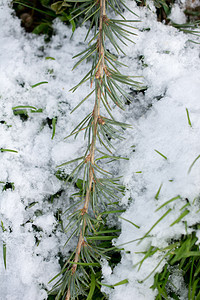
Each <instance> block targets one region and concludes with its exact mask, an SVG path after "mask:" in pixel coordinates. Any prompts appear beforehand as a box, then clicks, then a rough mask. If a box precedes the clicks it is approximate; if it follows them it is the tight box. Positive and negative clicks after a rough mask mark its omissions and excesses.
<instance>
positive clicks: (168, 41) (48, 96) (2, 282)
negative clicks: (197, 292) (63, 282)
mask: <svg viewBox="0 0 200 300" xmlns="http://www.w3.org/2000/svg"><path fill="white" fill-rule="evenodd" d="M8 4H9V1H7V0H3V1H1V3H0V28H1V30H0V99H1V111H0V121H5V122H6V123H4V124H0V136H1V144H0V148H4V149H11V150H16V151H18V153H13V152H0V156H1V160H0V169H1V175H0V181H1V182H4V183H1V187H2V189H3V186H4V184H5V183H6V182H10V183H14V190H11V189H7V190H3V191H1V201H0V221H2V222H3V225H4V227H5V229H6V231H4V232H3V231H2V230H1V231H0V235H1V243H0V249H2V243H3V241H4V242H5V243H6V247H7V268H6V270H5V268H4V264H3V255H1V254H0V290H1V295H0V299H2V300H6V299H13V300H19V299H20V300H21V299H22V300H23V299H24V300H25V299H26V300H29V299H32V300H44V299H47V291H48V290H50V288H51V285H49V284H48V282H49V280H50V279H51V278H52V277H53V276H55V275H56V274H57V273H58V272H59V270H60V265H59V261H58V260H59V259H58V254H59V253H62V254H63V255H65V254H66V253H67V252H68V251H69V250H70V246H68V247H65V248H64V249H63V245H64V244H65V241H66V240H67V236H66V235H65V234H64V233H63V232H62V228H61V226H60V225H59V223H58V221H57V219H56V214H58V210H59V209H60V208H62V209H63V211H64V210H65V209H66V208H67V206H68V204H69V201H70V200H69V195H70V194H71V189H72V188H70V189H69V188H68V187H67V186H66V185H65V184H63V183H62V182H61V181H60V180H58V179H57V178H56V176H55V172H56V171H57V168H56V166H58V165H59V164H62V163H64V162H65V161H68V160H71V159H74V158H75V157H78V156H81V153H82V150H83V149H85V142H84V141H83V140H82V139H81V138H80V139H77V140H73V139H66V140H64V138H65V137H66V136H67V135H68V134H69V133H70V131H71V130H72V129H73V128H74V127H75V126H76V125H77V122H78V121H79V120H81V119H82V117H83V116H85V115H86V114H88V113H89V112H90V107H89V106H88V105H87V104H84V105H83V106H82V108H81V109H79V110H77V111H75V112H74V113H73V114H70V112H71V110H72V109H73V107H75V106H76V105H77V104H78V103H79V102H80V101H81V100H82V99H83V96H85V95H87V94H88V89H89V86H88V85H83V86H82V87H81V89H80V90H77V91H76V92H75V93H74V94H73V93H71V92H69V90H70V88H72V87H73V86H74V85H76V84H77V83H78V82H79V81H80V80H81V78H82V77H83V75H84V74H85V73H86V72H87V69H88V68H89V67H88V65H89V64H87V63H86V62H85V63H83V64H81V65H79V67H78V68H77V69H75V70H74V71H71V70H72V68H73V65H74V63H75V62H76V60H74V59H72V57H73V55H75V54H76V53H79V52H80V51H82V50H83V49H85V44H84V42H83V36H85V33H86V28H85V27H82V28H78V29H77V30H76V31H75V34H74V36H73V37H71V28H69V27H67V26H65V25H63V24H62V23H61V22H60V21H55V23H54V28H55V30H56V34H55V35H54V36H53V38H52V41H51V42H50V43H48V44H46V43H45V42H44V39H43V37H41V36H35V35H32V34H25V32H24V30H23V29H22V28H21V27H20V21H19V20H18V19H17V18H16V17H14V16H13V11H12V9H11V8H10V7H9V6H8ZM182 4H184V5H185V3H184V2H183V3H182ZM128 6H129V7H130V8H132V9H133V10H134V12H135V13H137V14H138V15H139V17H140V19H141V20H142V22H140V23H136V24H137V25H136V27H137V28H138V30H137V31H135V32H137V36H136V37H134V41H135V44H131V43H130V44H129V45H128V47H125V46H122V47H124V51H125V52H126V53H127V56H126V57H121V61H122V62H124V63H125V64H128V66H129V68H128V70H126V69H125V68H124V69H123V70H122V71H124V72H126V73H127V72H128V73H129V74H130V75H135V76H143V77H142V78H140V81H141V82H142V83H143V84H142V85H143V86H146V87H147V90H146V91H145V93H142V92H141V93H138V94H134V95H135V96H134V97H135V100H134V101H133V102H132V103H131V104H130V105H129V106H128V105H127V107H126V111H125V112H119V111H117V110H116V112H115V114H116V118H118V117H119V119H120V120H121V121H125V122H127V123H129V124H131V125H132V126H133V129H132V130H128V131H127V132H126V133H125V135H126V140H125V141H120V144H119V142H117V143H118V144H117V145H118V149H119V150H118V153H120V154H121V155H123V156H127V157H129V161H125V162H124V161H123V163H121V164H120V166H114V170H115V172H117V171H118V172H119V170H120V175H123V181H124V184H125V186H126V188H127V193H126V195H125V196H124V198H123V199H122V203H124V204H125V205H127V211H126V212H125V213H124V214H123V215H122V216H123V217H124V218H126V219H128V220H130V221H132V222H134V223H135V224H137V225H138V226H140V229H138V228H136V227H134V226H133V225H131V224H130V223H127V222H126V221H124V220H121V221H120V222H121V226H122V233H121V235H120V237H119V239H118V240H116V244H117V245H120V244H123V243H127V242H130V241H132V240H136V239H138V238H141V237H143V236H144V235H145V234H146V232H148V231H149V230H150V228H151V227H152V226H153V225H154V224H155V223H156V221H157V220H159V219H160V218H162V216H163V215H164V214H165V213H166V212H167V211H168V209H171V211H170V212H169V213H168V215H167V216H166V217H165V218H163V219H162V220H161V221H160V222H159V223H158V225H157V226H155V227H154V228H153V229H152V231H151V236H150V237H148V238H145V239H143V240H142V242H141V243H138V242H132V243H128V244H126V245H124V248H125V251H124V252H123V256H122V261H121V263H119V265H118V266H116V267H115V268H114V270H113V271H112V270H111V269H110V267H109V266H108V264H107V263H106V262H105V261H103V262H102V266H103V268H102V271H103V276H104V282H105V283H106V284H115V283H116V282H119V281H121V280H124V279H126V278H127V279H128V281H129V283H127V284H126V285H119V286H116V287H115V289H109V288H105V287H104V288H103V290H105V291H106V293H107V294H108V295H109V299H110V300H112V299H115V300H118V299H124V298H126V299H127V300H132V299H137V300H145V299H148V300H153V299H154V298H155V295H156V291H153V290H152V289H150V288H149V287H150V286H151V285H152V283H153V276H150V277H149V278H148V279H147V280H146V281H144V282H143V283H142V284H141V283H139V281H140V280H143V279H144V278H145V277H146V276H148V275H149V274H150V272H151V271H152V270H153V269H154V268H155V266H156V265H157V264H158V262H159V261H160V260H161V259H162V254H158V253H156V254H155V255H153V256H152V257H150V258H149V259H147V260H146V261H145V262H144V263H143V265H142V267H141V269H140V270H139V271H138V268H137V267H135V265H136V264H137V263H138V262H139V261H140V259H142V257H143V255H141V254H135V253H136V252H139V251H146V250H147V249H148V247H149V246H150V245H153V246H155V247H160V248H164V247H166V246H167V245H168V243H169V241H170V239H172V238H179V237H180V236H181V234H185V233H186V229H185V224H184V223H183V222H179V223H177V224H175V225H174V226H170V224H172V223H173V222H174V221H175V220H176V219H177V218H178V217H179V215H180V213H181V212H182V211H181V210H180V209H181V208H182V207H183V205H185V204H186V203H187V201H186V200H185V199H186V198H187V199H188V201H189V203H190V206H189V207H188V209H189V210H190V213H189V214H188V215H187V216H185V217H184V219H183V220H184V221H187V224H188V233H190V232H191V229H190V228H189V226H190V225H193V224H195V223H197V222H199V216H198V214H197V213H196V212H197V210H198V209H199V207H198V200H196V201H195V203H193V202H194V199H195V198H197V197H198V196H199V192H200V189H199V181H200V172H199V163H200V160H197V161H196V163H195V164H194V166H193V167H192V169H191V171H190V172H189V173H188V170H189V168H190V166H191V164H192V162H193V161H194V160H195V158H196V157H198V155H199V154H200V150H199V149H200V140H199V135H200V118H199V114H200V104H199V95H200V67H199V60H200V59H199V45H198V44H194V43H191V42H189V41H188V39H193V40H198V37H195V36H194V37H191V36H187V35H185V34H183V33H182V32H178V31H177V30H176V29H175V28H172V27H170V26H166V25H164V24H162V23H159V22H157V20H156V13H155V8H154V6H153V4H152V2H149V7H150V8H152V9H151V10H149V9H147V8H139V7H137V6H136V5H135V4H134V2H132V1H128ZM182 11H183V9H182V6H181V5H179V2H177V3H176V4H175V6H174V7H173V9H172V13H171V20H172V21H173V22H181V23H182V22H184V15H183V13H182ZM125 16H126V17H127V19H131V18H133V16H132V15H131V14H130V12H125ZM134 18H135V17H134ZM144 29H148V30H144ZM45 57H53V58H55V60H50V59H45ZM42 81H47V82H48V83H47V84H42V85H40V86H37V87H35V88H31V85H34V84H36V83H38V82H42ZM18 105H31V106H34V107H36V108H37V109H40V108H41V109H43V111H42V113H33V112H31V110H30V109H27V113H28V116H29V117H28V119H27V120H26V121H22V120H21V118H20V116H19V115H17V116H16V115H14V114H13V110H12V107H15V106H18ZM186 109H188V112H189V116H190V120H191V124H192V126H190V125H189V123H188V118H187V113H186ZM54 117H57V124H56V133H55V137H54V138H53V139H52V128H50V126H48V122H47V118H49V119H52V118H54ZM133 145H134V148H133V147H132V146H133ZM133 149H134V151H133ZM155 150H157V151H159V152H161V153H162V154H163V155H165V156H166V158H167V159H164V158H163V157H162V156H161V155H159V154H158V153H157V152H156V151H155ZM66 170H67V171H68V170H69V168H66ZM139 172H140V173H139ZM161 184H162V187H161V190H160V194H159V196H158V199H155V195H156V193H157V191H158V189H159V187H160V185H161ZM57 192H60V193H61V196H60V197H59V198H56V197H55V198H54V200H53V202H51V200H50V196H51V195H55V194H56V193H57ZM178 195H180V199H177V200H174V201H172V202H171V203H169V204H168V205H167V206H164V207H163V208H161V209H159V210H157V209H158V208H159V207H160V206H161V205H162V204H164V203H165V202H166V201H168V200H170V199H172V198H174V197H176V196H178ZM156 210H157V211H156ZM197 237H198V238H200V235H199V232H197ZM72 244H73V243H72ZM71 246H72V245H71ZM126 251H129V253H127V252H126ZM0 253H1V252H0ZM164 263H165V261H164V260H163V262H162V263H161V264H160V266H159V267H158V269H157V271H159V270H162V267H163V265H164ZM179 278H180V280H179ZM173 280H174V282H177V283H178V282H179V283H180V286H181V288H180V290H182V297H184V295H185V294H184V293H185V290H184V286H183V282H182V281H181V276H180V274H178V273H177V274H175V275H174V279H173ZM183 299H184V298H183Z"/></svg>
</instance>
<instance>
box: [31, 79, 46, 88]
mask: <svg viewBox="0 0 200 300" xmlns="http://www.w3.org/2000/svg"><path fill="white" fill-rule="evenodd" d="M45 83H48V81H41V82H38V83H36V84H33V85H31V87H32V88H35V87H36V86H39V85H41V84H45Z"/></svg>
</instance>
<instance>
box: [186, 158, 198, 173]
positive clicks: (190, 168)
mask: <svg viewBox="0 0 200 300" xmlns="http://www.w3.org/2000/svg"><path fill="white" fill-rule="evenodd" d="M199 158H200V154H199V155H198V156H197V157H196V158H195V160H194V161H193V163H192V164H191V166H190V167H189V169H188V174H189V173H190V172H191V170H192V167H193V166H194V164H195V163H196V161H197V160H198V159H199Z"/></svg>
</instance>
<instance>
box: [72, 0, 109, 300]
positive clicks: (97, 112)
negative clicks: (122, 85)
mask: <svg viewBox="0 0 200 300" xmlns="http://www.w3.org/2000/svg"><path fill="white" fill-rule="evenodd" d="M105 17H106V8H105V0H100V17H99V34H98V40H97V45H98V55H99V61H98V63H97V68H98V69H97V71H96V74H95V77H96V78H97V79H98V82H97V94H96V99H95V105H94V109H93V137H92V142H91V146H90V153H89V154H88V156H87V157H86V162H87V161H90V169H89V185H88V187H87V191H86V196H85V203H84V206H83V209H82V212H81V214H82V215H84V214H86V213H87V212H88V208H89V203H90V195H91V190H92V183H93V181H94V169H93V165H94V160H95V146H96V138H97V127H98V120H99V117H100V102H101V87H100V85H101V84H102V83H101V81H102V78H103V75H104V46H103V21H104V19H105ZM85 227H86V219H84V221H83V224H82V228H81V229H80V235H79V239H78V244H77V248H76V254H75V257H74V264H73V265H72V269H71V273H72V276H73V275H74V273H75V272H76V269H77V266H78V264H77V262H78V261H79V256H80V252H81V248H82V246H83V244H84V233H85ZM70 297H71V292H70V286H69V287H68V290H67V296H66V300H70Z"/></svg>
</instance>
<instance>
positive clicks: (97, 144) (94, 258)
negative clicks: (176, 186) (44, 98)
mask: <svg viewBox="0 0 200 300" xmlns="http://www.w3.org/2000/svg"><path fill="white" fill-rule="evenodd" d="M67 2H74V1H73V0H69V1H64V2H63V3H64V4H63V5H65V4H67ZM76 2H77V8H76V9H75V11H73V15H74V16H73V18H75V17H77V16H79V15H80V14H84V19H83V22H86V21H87V20H90V27H89V29H88V32H87V35H86V38H87V37H88V35H89V33H90V31H91V30H93V34H94V36H93V38H92V39H91V40H90V41H89V43H88V47H87V49H85V50H84V51H82V52H81V53H79V54H77V55H75V56H74V58H79V57H80V58H79V60H78V61H77V62H76V64H75V66H74V68H76V67H78V65H79V64H81V63H82V62H83V61H84V60H86V59H88V58H92V67H91V69H90V71H89V72H88V73H87V74H86V75H85V76H84V77H83V79H82V80H81V81H80V82H79V83H78V84H77V85H76V86H75V87H74V88H72V92H74V91H75V90H76V89H77V88H78V87H80V85H82V84H83V83H85V82H86V81H90V84H91V88H93V90H92V91H91V92H90V93H88V95H87V96H86V97H85V98H84V99H83V100H82V101H81V102H80V103H79V104H78V105H77V106H76V107H75V108H74V109H73V111H74V110H76V109H78V108H79V107H80V106H81V105H82V104H83V103H84V102H85V101H86V100H87V99H89V98H90V97H91V96H92V95H95V96H94V98H95V99H94V107H93V108H92V111H91V112H90V113H89V114H88V115H87V116H86V117H85V118H84V119H83V120H82V121H81V122H80V123H79V124H78V125H77V126H76V127H75V128H74V129H73V130H72V132H71V133H70V135H69V136H67V137H66V138H68V137H70V136H75V137H77V135H79V134H80V133H81V132H83V133H84V138H85V139H87V148H86V150H85V153H83V155H82V156H81V157H78V158H75V159H73V160H71V161H68V162H66V163H63V164H62V165H60V166H58V167H63V166H65V165H68V164H76V165H75V167H74V169H73V170H72V172H71V173H70V174H69V175H68V177H67V181H69V182H71V184H73V183H76V182H77V180H80V177H81V176H82V179H81V190H80V194H79V197H80V198H78V201H77V203H75V204H73V206H72V207H70V208H69V209H67V211H66V212H65V213H68V216H67V222H68V223H67V226H66V227H65V232H66V233H67V234H68V235H69V237H68V240H67V242H66V243H69V241H70V240H71V239H72V238H74V237H77V240H78V241H77V247H76V249H75V250H74V252H73V253H72V254H71V256H70V257H69V258H68V260H67V261H66V262H65V264H64V266H63V268H62V270H61V272H60V273H59V274H58V275H57V276H56V277H55V278H53V279H52V280H55V279H58V281H57V282H56V284H55V285H54V287H53V290H56V291H57V296H56V300H59V299H63V300H64V299H65V300H69V299H76V298H77V296H78V295H80V294H81V295H87V290H89V286H90V283H91V282H92V283H93V285H94V278H95V277H94V274H95V272H96V268H99V267H100V262H101V259H102V258H105V259H107V260H108V259H109V255H108V256H107V255H106V254H105V253H106V252H108V254H109V248H108V249H107V246H108V245H109V247H110V245H111V244H110V241H112V239H113V238H116V237H117V235H116V234H115V232H116V233H117V232H118V231H119V230H117V229H116V230H108V227H106V221H107V218H108V216H109V215H110V214H120V213H122V212H124V210H122V209H119V205H118V203H119V200H120V198H121V197H122V196H123V193H124V187H123V186H122V185H121V183H120V177H117V178H115V177H113V174H112V173H110V172H109V171H107V170H105V169H104V167H103V162H104V161H105V162H106V163H110V162H113V161H117V160H119V159H127V158H124V157H120V156H115V155H113V153H112V150H113V149H114V146H113V142H112V141H113V140H114V139H118V140H121V139H123V138H124V137H123V132H124V130H125V129H126V128H129V127H130V125H128V124H125V123H121V122H119V121H116V120H115V118H114V117H113V115H112V113H111V105H112V106H113V104H114V106H117V107H119V108H120V109H124V101H125V100H127V99H128V98H130V97H129V95H128V93H127V92H126V91H125V89H124V88H123V86H124V85H128V86H131V87H134V88H138V85H139V82H138V81H136V80H135V79H134V77H130V76H127V75H124V74H122V73H121V72H120V71H119V70H118V67H119V66H120V65H123V64H121V63H120V62H119V61H118V59H117V56H116V54H112V53H111V52H110V51H109V50H107V47H105V42H106V40H108V41H109V42H110V44H111V45H112V46H113V47H114V49H115V50H116V53H118V54H119V53H120V52H121V53H122V54H125V53H124V51H123V50H122V48H121V44H125V45H126V41H132V40H131V38H130V37H131V35H135V33H133V32H132V31H131V30H132V29H135V28H134V27H133V26H132V25H130V22H131V23H132V22H135V20H131V21H127V20H125V18H124V17H123V15H122V12H123V7H126V5H125V3H124V1H123V0H120V1H116V0H109V1H105V0H97V1H93V0H79V1H76ZM59 4H60V5H61V4H62V1H59ZM63 5H62V6H63ZM126 8H127V7H126ZM108 10H112V11H114V12H115V14H116V15H118V16H119V18H120V17H121V19H109V18H108V16H107V11H108ZM93 86H94V87H93ZM101 106H103V107H104V111H106V113H107V115H102V114H101V113H100V109H101ZM73 111H72V112H73ZM72 209H73V210H72ZM107 241H109V244H107V243H106V242H107ZM91 274H92V275H91ZM98 282H99V281H98ZM124 282H125V283H126V282H127V281H126V280H125V281H124ZM95 284H99V283H97V282H96V283H95ZM121 284H122V283H121ZM93 291H94V288H93ZM90 294H91V289H90ZM91 299H92V298H91Z"/></svg>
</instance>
